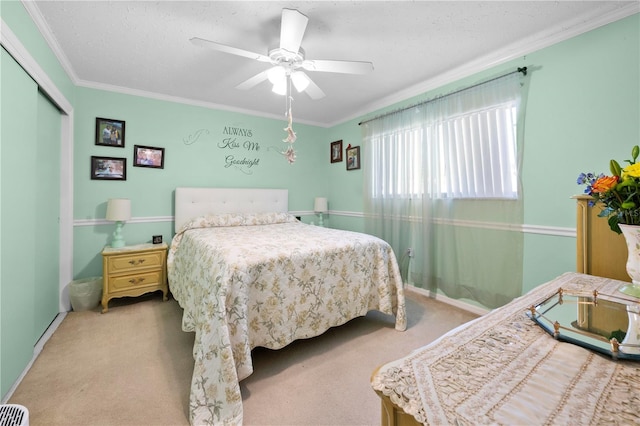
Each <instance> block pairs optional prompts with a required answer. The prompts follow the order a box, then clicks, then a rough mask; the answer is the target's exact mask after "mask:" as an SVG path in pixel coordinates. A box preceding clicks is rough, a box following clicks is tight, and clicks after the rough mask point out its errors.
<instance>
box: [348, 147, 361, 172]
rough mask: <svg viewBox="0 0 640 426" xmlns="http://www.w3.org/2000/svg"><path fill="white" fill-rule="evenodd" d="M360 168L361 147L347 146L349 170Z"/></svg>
mask: <svg viewBox="0 0 640 426" xmlns="http://www.w3.org/2000/svg"><path fill="white" fill-rule="evenodd" d="M359 168H360V147H359V146H352V147H351V148H347V170H356V169H359Z"/></svg>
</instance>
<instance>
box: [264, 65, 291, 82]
mask: <svg viewBox="0 0 640 426" xmlns="http://www.w3.org/2000/svg"><path fill="white" fill-rule="evenodd" d="M286 74H287V73H286V71H285V69H284V68H282V67H281V66H275V67H273V68H270V69H269V70H268V71H267V78H268V79H269V82H271V84H273V85H276V84H286V81H287V78H286V77H287V75H286Z"/></svg>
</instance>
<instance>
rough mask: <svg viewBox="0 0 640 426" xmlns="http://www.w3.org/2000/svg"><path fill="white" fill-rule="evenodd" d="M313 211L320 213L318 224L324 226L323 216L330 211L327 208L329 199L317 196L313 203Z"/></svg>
mask: <svg viewBox="0 0 640 426" xmlns="http://www.w3.org/2000/svg"><path fill="white" fill-rule="evenodd" d="M313 211H315V212H316V213H318V217H319V221H318V225H320V226H324V225H323V223H322V217H323V215H324V214H325V213H326V212H327V211H329V210H328V208H327V199H326V198H322V197H316V200H315V203H314V205H313Z"/></svg>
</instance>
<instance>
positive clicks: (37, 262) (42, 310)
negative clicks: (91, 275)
mask: <svg viewBox="0 0 640 426" xmlns="http://www.w3.org/2000/svg"><path fill="white" fill-rule="evenodd" d="M60 124H61V119H60V111H59V110H58V109H57V108H56V107H55V106H54V105H53V104H52V103H51V102H50V101H49V99H48V98H47V97H45V96H44V95H43V94H42V93H40V92H39V93H38V122H37V130H38V136H37V141H36V146H35V149H36V153H35V162H34V164H33V165H32V166H31V167H32V170H33V173H34V175H35V178H36V182H35V184H36V192H35V203H36V212H37V213H36V218H35V223H34V230H35V233H36V245H35V257H34V265H33V267H34V270H35V306H34V308H35V309H34V321H35V322H34V327H35V328H34V335H33V338H34V343H35V342H36V341H37V340H38V339H40V336H42V334H43V333H44V332H45V330H46V329H47V327H48V326H49V324H51V321H53V319H54V318H55V317H56V315H58V299H59V285H58V277H59V269H60V264H59V263H60V261H59V259H60Z"/></svg>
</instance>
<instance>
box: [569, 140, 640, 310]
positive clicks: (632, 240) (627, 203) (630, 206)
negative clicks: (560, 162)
mask: <svg viewBox="0 0 640 426" xmlns="http://www.w3.org/2000/svg"><path fill="white" fill-rule="evenodd" d="M639 154H640V147H638V145H636V146H634V147H633V149H632V150H631V159H630V160H625V162H627V163H629V165H628V166H626V167H624V168H622V167H621V166H620V163H618V162H617V161H616V160H611V161H610V162H609V169H610V171H611V175H610V176H607V175H604V174H599V175H596V174H595V173H581V174H580V175H579V176H578V181H577V182H578V184H579V185H586V189H585V191H584V192H585V194H588V195H590V196H592V197H593V201H590V202H589V204H590V205H595V204H598V205H600V206H602V211H601V212H600V213H599V214H598V216H599V217H604V218H607V221H608V223H609V227H610V228H611V230H612V231H614V232H616V233H618V234H620V233H622V234H623V235H624V238H625V241H626V243H627V251H628V255H627V264H626V268H627V273H628V274H629V277H630V278H631V284H627V285H624V286H622V287H620V289H619V291H621V292H623V293H625V294H628V295H631V296H634V297H638V298H640V163H636V160H637V159H638V155H639Z"/></svg>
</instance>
